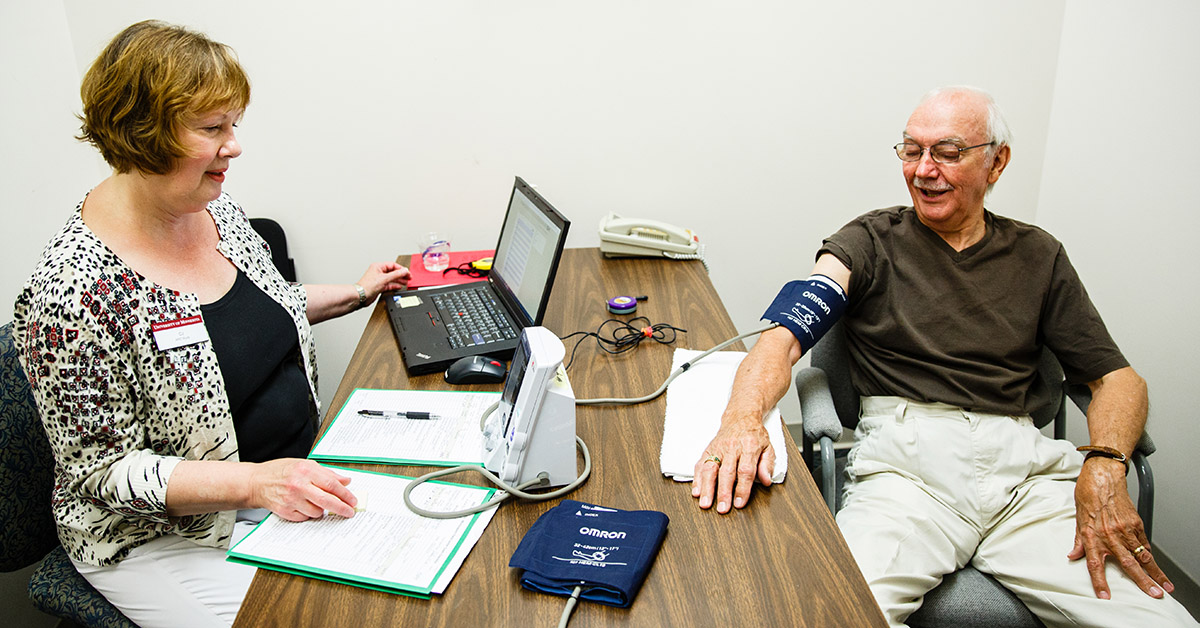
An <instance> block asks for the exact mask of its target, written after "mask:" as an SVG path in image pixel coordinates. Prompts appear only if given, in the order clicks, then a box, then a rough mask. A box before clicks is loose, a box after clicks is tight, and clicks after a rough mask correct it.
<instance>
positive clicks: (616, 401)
mask: <svg viewBox="0 0 1200 628" xmlns="http://www.w3.org/2000/svg"><path fill="white" fill-rule="evenodd" d="M778 326H779V323H776V322H772V323H770V324H767V325H763V326H762V327H759V328H757V329H752V330H750V331H748V332H746V333H744V334H739V335H737V336H734V337H733V338H730V339H729V340H726V341H725V342H722V343H721V344H719V345H717V346H715V347H713V348H712V349H709V350H708V351H705V352H704V353H701V354H700V355H698V356H696V357H694V358H692V359H691V360H689V361H687V362H684V363H683V364H681V365H680V366H679V368H677V369H675V372H673V373H671V375H670V376H668V377H667V380H666V381H665V382H663V383H662V386H659V387H658V390H656V391H654V392H652V393H650V394H649V395H646V396H644V397H634V398H632V399H620V398H613V397H605V398H601V399H576V400H575V405H577V406H591V405H601V404H604V405H625V406H632V405H635V404H639V403H645V402H647V401H650V400H652V399H656V398H657V397H658V396H659V395H662V394H663V393H664V392H666V391H667V386H670V385H671V382H673V381H675V378H676V377H679V376H680V375H683V373H684V372H685V371H687V370H688V369H690V368H692V366H693V365H694V364H696V363H697V362H699V361H700V360H703V359H704V358H706V357H708V356H709V355H711V354H713V353H716V352H717V351H720V350H721V349H724V348H725V347H728V346H729V345H731V344H733V343H735V342H737V341H739V340H742V339H745V338H749V337H750V336H754V335H757V334H761V333H763V332H764V331H767V330H768V329H772V328H774V327H778Z"/></svg>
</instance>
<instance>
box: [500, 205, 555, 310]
mask: <svg viewBox="0 0 1200 628" xmlns="http://www.w3.org/2000/svg"><path fill="white" fill-rule="evenodd" d="M562 231H563V226H561V225H558V224H555V222H554V221H552V220H551V219H550V218H549V217H547V215H546V214H545V212H543V211H542V210H541V209H539V208H538V206H537V205H536V204H535V203H534V200H533V199H531V198H529V197H528V196H526V194H525V191H524V190H523V189H522V188H521V186H519V185H518V186H516V187H514V188H513V193H512V199H511V200H510V201H509V208H508V214H507V215H506V217H505V220H504V227H503V229H502V230H501V234H500V242H501V243H503V245H502V246H499V247H498V248H497V249H496V259H495V261H494V262H493V264H492V277H493V278H494V279H495V280H496V282H497V283H499V284H502V286H503V287H504V288H505V289H506V290H507V291H508V292H509V293H510V294H511V295H512V296H513V297H514V298H515V299H516V302H517V305H518V306H519V307H520V308H521V310H522V311H523V312H524V314H525V318H526V320H529V321H533V322H537V315H538V310H539V308H540V307H541V304H542V300H543V298H544V297H545V292H546V290H547V287H548V282H547V281H546V278H547V277H550V276H551V273H552V272H553V270H554V267H555V264H556V263H557V261H558V254H559V246H560V234H561V233H562Z"/></svg>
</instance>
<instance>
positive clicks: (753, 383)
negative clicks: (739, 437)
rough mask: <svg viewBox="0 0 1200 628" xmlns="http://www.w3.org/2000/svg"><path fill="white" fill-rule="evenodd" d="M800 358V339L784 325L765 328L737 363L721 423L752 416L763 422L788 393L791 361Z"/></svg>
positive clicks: (794, 361) (747, 418)
mask: <svg viewBox="0 0 1200 628" xmlns="http://www.w3.org/2000/svg"><path fill="white" fill-rule="evenodd" d="M799 359H800V343H798V342H796V338H795V337H794V336H792V334H791V332H789V331H788V330H787V329H784V328H782V327H776V328H774V329H771V330H768V331H765V332H763V334H762V336H760V337H759V339H758V342H757V343H755V345H754V348H753V349H751V351H750V354H749V355H747V356H746V359H745V360H742V364H741V365H740V366H739V367H738V370H737V375H736V376H735V377H734V379H733V391H732V392H731V393H730V395H729V405H728V406H726V409H725V414H724V415H722V417H721V422H722V424H725V423H726V422H733V421H738V420H749V418H753V419H754V420H755V421H758V422H761V421H762V416H763V414H765V413H766V412H767V410H769V409H771V408H773V407H775V404H776V403H779V400H780V399H782V398H783V395H784V394H786V393H787V391H788V387H789V386H790V385H791V374H792V365H794V364H795V363H796V362H797V361H798V360H799Z"/></svg>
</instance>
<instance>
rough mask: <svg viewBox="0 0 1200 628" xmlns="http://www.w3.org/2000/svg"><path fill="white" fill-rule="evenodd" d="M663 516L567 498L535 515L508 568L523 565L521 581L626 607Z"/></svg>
mask: <svg viewBox="0 0 1200 628" xmlns="http://www.w3.org/2000/svg"><path fill="white" fill-rule="evenodd" d="M668 521H669V520H668V519H667V516H666V515H665V514H663V513H661V512H657V511H654V510H636V511H628V510H616V509H614V508H605V507H603V506H596V505H593V504H585V503H583V502H577V501H574V500H570V499H564V500H563V501H562V503H560V504H559V505H558V506H555V507H554V508H551V509H550V510H549V511H548V512H546V513H545V514H543V515H542V516H541V517H538V520H537V521H536V522H534V524H533V527H531V528H529V531H528V532H526V533H525V538H523V539H521V544H520V545H519V546H517V551H516V552H514V553H513V557H512V560H510V561H508V566H509V567H515V568H517V569H523V570H525V571H524V573H523V574H522V575H521V586H523V587H525V588H526V589H529V590H531V591H540V592H542V593H550V594H552V595H563V596H570V595H571V593H572V591H574V590H575V587H577V586H579V587H582V588H583V591H582V593H581V594H580V596H579V597H580V598H582V599H585V600H588V601H591V602H599V603H600V604H607V605H609V606H617V607H621V608H627V607H628V606H629V605H630V604H632V603H633V598H634V596H636V595H637V592H638V589H640V588H641V586H642V581H644V580H645V579H646V573H647V572H649V571H650V565H651V564H652V563H653V562H654V557H655V556H657V555H658V549H659V547H661V546H662V542H663V538H664V537H665V536H666V535H667V523H668Z"/></svg>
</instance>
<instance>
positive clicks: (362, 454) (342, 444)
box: [308, 388, 500, 466]
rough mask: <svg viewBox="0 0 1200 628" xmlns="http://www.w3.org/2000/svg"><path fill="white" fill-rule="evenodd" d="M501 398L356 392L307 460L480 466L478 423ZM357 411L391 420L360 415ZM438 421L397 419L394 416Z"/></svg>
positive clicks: (419, 392)
mask: <svg viewBox="0 0 1200 628" xmlns="http://www.w3.org/2000/svg"><path fill="white" fill-rule="evenodd" d="M499 400H500V393H498V392H496V393H492V392H453V391H430V390H371V389H366V388H357V389H355V390H354V392H352V393H350V397H349V399H347V400H346V404H345V405H344V406H342V409H341V410H340V411H338V414H337V416H336V417H334V419H333V422H332V423H331V424H330V426H329V429H328V430H326V431H325V433H324V434H323V435H322V436H321V440H320V441H318V442H317V445H316V446H315V447H313V450H312V453H310V454H309V455H308V457H309V458H312V459H313V460H326V461H341V462H376V463H381V464H412V465H433V466H456V465H460V464H477V465H482V464H483V435H482V433H481V432H480V428H479V420H480V418H481V417H482V416H483V413H484V411H485V410H487V408H488V407H489V406H491V405H492V404H494V403H496V402H497V401H499ZM360 410H368V411H373V412H380V411H381V412H384V413H387V415H388V416H391V417H392V418H380V417H379V416H364V415H361V414H359V411H360ZM406 412H411V413H429V414H432V415H434V416H435V417H436V418H430V419H424V418H422V419H414V418H401V417H398V416H396V413H406Z"/></svg>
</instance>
